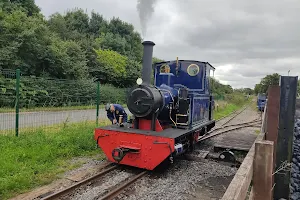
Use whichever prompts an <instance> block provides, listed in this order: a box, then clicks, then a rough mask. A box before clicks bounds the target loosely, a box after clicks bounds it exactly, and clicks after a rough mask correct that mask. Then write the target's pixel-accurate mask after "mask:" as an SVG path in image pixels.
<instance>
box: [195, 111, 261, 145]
mask: <svg viewBox="0 0 300 200" xmlns="http://www.w3.org/2000/svg"><path fill="white" fill-rule="evenodd" d="M247 108H248V106H245V107H244V108H243V109H241V110H240V111H236V112H233V113H231V114H230V115H232V114H233V116H232V117H230V118H229V119H228V120H226V121H225V122H224V123H223V124H222V125H221V126H220V127H217V128H215V129H212V130H211V131H210V132H208V133H207V134H206V135H203V136H199V137H198V142H201V141H204V140H207V139H209V138H212V137H215V136H217V135H220V134H223V133H227V132H230V131H234V130H238V129H242V128H246V127H253V126H256V125H257V127H258V126H259V124H258V123H260V122H261V119H259V118H258V119H255V120H252V121H249V122H244V123H238V124H232V125H226V124H228V123H229V122H231V121H232V120H233V119H234V118H236V117H237V116H238V115H240V114H241V113H242V112H244V111H245V110H246V109H247ZM230 115H228V116H230ZM228 116H227V117H228ZM224 118H226V117H224ZM224 118H222V119H224ZM219 121H220V120H219Z"/></svg>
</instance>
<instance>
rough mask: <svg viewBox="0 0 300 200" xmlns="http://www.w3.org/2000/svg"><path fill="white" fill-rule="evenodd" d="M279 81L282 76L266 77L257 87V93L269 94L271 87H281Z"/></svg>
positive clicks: (255, 89)
mask: <svg viewBox="0 0 300 200" xmlns="http://www.w3.org/2000/svg"><path fill="white" fill-rule="evenodd" d="M279 79H280V75H279V74H277V73H274V74H271V75H267V76H265V77H264V78H263V79H261V81H260V83H259V84H256V85H255V88H254V91H255V93H256V94H258V93H267V92H268V88H269V86H271V85H279Z"/></svg>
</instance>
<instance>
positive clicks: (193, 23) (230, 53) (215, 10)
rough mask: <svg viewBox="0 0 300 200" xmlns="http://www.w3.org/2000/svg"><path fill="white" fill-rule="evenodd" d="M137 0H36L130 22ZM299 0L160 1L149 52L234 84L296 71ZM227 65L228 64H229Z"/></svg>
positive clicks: (49, 9)
mask: <svg viewBox="0 0 300 200" xmlns="http://www.w3.org/2000/svg"><path fill="white" fill-rule="evenodd" d="M136 1H137V0H126V1H124V0H86V1H81V0H73V1H71V0H64V1H61V0H60V1H59V0H52V1H44V0H37V1H36V2H37V4H38V5H40V6H41V7H42V11H43V12H44V13H46V15H49V14H50V13H53V12H55V11H59V12H63V11H64V10H66V9H68V8H73V7H80V8H83V9H88V10H89V11H90V10H93V9H94V10H95V11H97V12H99V13H101V14H103V15H104V16H105V17H107V18H111V17H112V16H117V17H120V18H121V19H123V20H125V21H128V22H130V23H132V24H134V26H135V28H136V30H138V31H140V30H141V26H140V22H139V17H138V12H137V11H136ZM299 10H300V1H299V0H285V1H271V0H265V1H260V0H252V1H247V0H244V1H241V0H226V1H224V0H210V1H200V0H184V1H183V0H159V1H157V3H156V6H155V12H154V13H153V16H152V19H151V20H150V21H149V24H148V32H147V35H148V37H147V39H151V40H153V41H154V42H155V43H156V46H155V49H154V56H156V57H159V58H162V59H165V60H173V59H175V58H176V56H179V58H180V59H193V60H202V61H208V62H210V63H212V64H213V65H214V66H215V67H216V68H217V70H216V72H215V75H216V77H217V78H219V79H220V80H221V81H223V82H226V83H229V84H231V85H232V86H233V87H252V88H253V87H254V85H255V84H256V83H257V82H259V81H260V79H261V78H263V77H264V76H265V75H267V74H271V73H276V72H277V73H279V74H282V75H287V71H288V70H289V69H290V70H291V73H290V75H299V73H300V67H299V66H300V59H298V56H299V52H300V38H299V35H300V26H299V24H300V14H299ZM228 66H232V67H228Z"/></svg>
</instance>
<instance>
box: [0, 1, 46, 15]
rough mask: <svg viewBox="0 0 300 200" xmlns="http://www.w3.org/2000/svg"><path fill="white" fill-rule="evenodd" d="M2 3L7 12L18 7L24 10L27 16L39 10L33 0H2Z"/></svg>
mask: <svg viewBox="0 0 300 200" xmlns="http://www.w3.org/2000/svg"><path fill="white" fill-rule="evenodd" d="M0 4H1V3H0ZM2 4H3V5H2V7H3V8H4V10H5V11H7V12H12V11H15V10H16V9H19V10H22V11H23V12H25V13H26V14H27V15H28V16H32V15H35V14H38V13H39V12H40V8H39V7H38V6H37V5H36V4H35V2H34V0H3V2H2Z"/></svg>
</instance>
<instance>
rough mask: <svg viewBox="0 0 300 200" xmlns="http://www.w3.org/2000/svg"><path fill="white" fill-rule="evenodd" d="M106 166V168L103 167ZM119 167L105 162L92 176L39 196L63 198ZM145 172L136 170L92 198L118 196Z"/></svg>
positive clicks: (102, 199)
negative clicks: (100, 169)
mask: <svg viewBox="0 0 300 200" xmlns="http://www.w3.org/2000/svg"><path fill="white" fill-rule="evenodd" d="M105 168H106V169H105ZM118 168H120V166H118V165H113V163H109V162H108V163H107V164H105V165H104V166H103V167H102V169H103V170H102V171H101V172H99V173H97V174H95V175H93V176H92V177H89V178H87V179H84V180H82V181H80V182H78V183H76V184H74V185H72V186H70V187H68V188H65V189H63V190H61V191H58V192H55V193H53V194H51V195H48V196H46V197H44V198H41V199H42V200H50V199H61V198H62V199H65V198H63V197H64V196H68V195H70V194H72V193H74V192H75V191H76V190H77V189H78V188H80V187H82V186H85V185H87V184H89V185H91V183H93V182H96V181H97V180H99V179H100V178H101V177H103V176H104V175H106V174H108V173H109V172H112V171H113V170H116V169H118ZM146 174H147V171H146V170H143V171H142V172H138V173H136V174H134V175H132V176H130V177H128V178H126V179H125V180H124V181H121V182H120V183H117V184H116V185H115V186H112V187H110V188H108V192H106V193H105V194H104V195H103V194H100V195H97V196H96V197H94V198H93V199H97V200H108V199H113V198H114V197H116V196H118V195H119V194H120V193H122V192H123V191H124V190H125V189H126V188H127V187H129V186H130V185H131V184H133V183H134V182H136V181H137V180H139V179H140V178H141V177H143V176H144V175H146Z"/></svg>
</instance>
